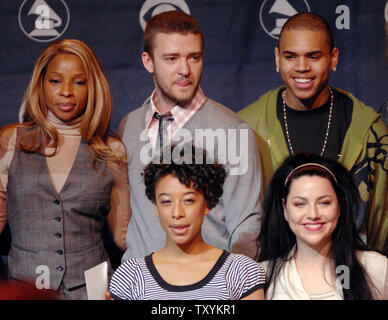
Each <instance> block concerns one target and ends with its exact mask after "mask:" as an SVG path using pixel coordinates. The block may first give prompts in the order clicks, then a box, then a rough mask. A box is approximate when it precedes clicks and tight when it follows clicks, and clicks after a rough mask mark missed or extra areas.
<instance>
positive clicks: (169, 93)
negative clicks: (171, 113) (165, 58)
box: [154, 74, 200, 106]
mask: <svg viewBox="0 0 388 320" xmlns="http://www.w3.org/2000/svg"><path fill="white" fill-rule="evenodd" d="M154 81H155V86H156V87H157V88H158V89H159V91H160V93H161V94H162V95H163V96H164V99H168V100H170V101H171V102H173V103H174V104H175V105H179V106H184V105H186V104H188V103H190V102H191V100H192V99H193V97H194V96H195V94H196V93H197V90H198V88H199V83H200V81H198V83H197V85H196V86H195V88H194V90H193V91H192V92H191V94H190V96H189V97H186V98H183V97H178V96H177V95H176V94H174V93H173V92H172V90H169V89H168V88H166V87H165V86H164V85H162V84H163V83H162V82H161V81H159V79H158V76H157V74H154Z"/></svg>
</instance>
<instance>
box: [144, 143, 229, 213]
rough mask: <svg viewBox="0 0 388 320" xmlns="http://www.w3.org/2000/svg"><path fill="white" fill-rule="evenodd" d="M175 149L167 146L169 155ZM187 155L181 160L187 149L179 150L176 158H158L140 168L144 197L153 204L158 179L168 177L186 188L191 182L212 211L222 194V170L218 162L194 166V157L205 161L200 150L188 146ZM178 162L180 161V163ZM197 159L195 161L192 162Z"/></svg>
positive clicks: (224, 176)
mask: <svg viewBox="0 0 388 320" xmlns="http://www.w3.org/2000/svg"><path fill="white" fill-rule="evenodd" d="M175 147H176V146H170V147H168V148H169V151H171V153H169V154H170V155H171V154H173V151H174V148H175ZM190 149H191V154H190V157H189V158H187V157H186V158H183V156H184V155H183V153H184V151H185V150H186V151H187V148H186V149H184V148H182V150H180V152H179V156H180V157H179V158H176V157H175V159H174V157H169V158H168V161H166V160H165V157H163V156H162V157H161V158H160V159H158V160H157V161H152V162H151V163H150V164H148V165H147V166H146V167H145V168H144V173H143V177H144V183H145V187H146V191H145V192H146V196H147V198H148V199H149V200H151V201H152V202H153V203H155V186H156V183H157V182H158V181H159V179H161V178H163V177H165V176H167V175H169V174H172V175H173V176H175V177H176V178H177V179H178V180H179V182H180V183H182V184H184V185H185V186H186V187H190V185H191V183H193V188H194V189H195V190H196V191H201V192H202V193H203V195H204V197H205V201H206V203H207V205H208V207H209V208H210V209H212V208H214V207H215V206H216V205H217V203H218V201H219V199H220V197H221V196H222V193H223V185H224V182H225V179H226V170H225V168H224V166H223V165H222V164H218V163H210V164H207V163H202V161H199V163H198V159H199V158H198V155H202V159H208V158H206V151H205V150H203V149H199V148H195V147H194V146H191V147H190ZM182 159H184V160H183V161H182ZM196 160H197V162H196Z"/></svg>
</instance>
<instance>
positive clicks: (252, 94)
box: [0, 0, 388, 129]
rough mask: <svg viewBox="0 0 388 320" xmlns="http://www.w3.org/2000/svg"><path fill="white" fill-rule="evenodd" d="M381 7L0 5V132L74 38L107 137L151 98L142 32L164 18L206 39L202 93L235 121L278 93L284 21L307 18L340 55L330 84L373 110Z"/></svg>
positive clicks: (380, 79)
mask: <svg viewBox="0 0 388 320" xmlns="http://www.w3.org/2000/svg"><path fill="white" fill-rule="evenodd" d="M387 2H388V1H386V0H373V1H364V0H352V1H350V0H326V1H320V0H109V1H106V0H12V1H11V0H1V1H0V95H1V99H0V109H1V112H0V126H3V125H5V124H8V123H11V122H16V121H18V113H19V108H20V102H21V100H22V96H23V93H24V90H25V88H26V86H27V83H28V81H29V78H30V76H31V72H32V68H33V64H34V63H35V61H36V59H37V58H38V56H39V54H40V53H41V52H42V50H43V49H44V48H45V47H46V46H47V45H48V44H49V43H51V42H52V41H54V40H55V39H62V38H77V39H80V40H83V41H85V42H86V43H88V44H89V45H90V46H91V47H92V49H93V50H94V51H95V52H96V54H97V56H98V57H99V59H100V61H101V64H102V66H103V68H104V71H105V73H106V74H107V77H108V80H109V82H110V85H111V89H112V93H113V99H114V114H113V119H112V128H113V129H117V126H118V123H119V121H120V119H121V118H122V117H123V116H124V115H125V114H126V113H127V112H129V111H130V110H132V109H134V108H137V107H138V106H140V105H141V104H142V103H143V101H144V100H145V99H146V98H147V97H148V96H149V94H150V93H151V91H152V89H153V81H152V78H151V76H150V75H149V74H148V73H147V72H146V71H145V69H144V68H143V66H142V64H141V58H140V55H141V51H142V36H143V26H144V24H145V23H146V21H147V20H149V18H150V17H151V16H152V15H153V14H155V13H157V12H160V11H163V10H166V9H170V10H171V9H176V10H182V11H186V12H189V13H190V14H191V15H193V16H194V17H196V18H197V19H198V20H199V22H200V24H201V26H202V28H203V32H204V35H205V57H204V58H205V67H204V74H203V77H202V88H203V89H204V92H205V94H206V95H207V96H209V97H211V98H213V99H215V100H217V101H219V102H221V103H223V104H225V105H226V106H229V107H230V108H232V109H233V110H235V111H239V110H240V109H242V108H243V107H245V106H247V105H248V104H250V103H251V102H253V101H254V100H256V99H257V98H258V97H259V96H260V95H261V94H263V93H264V92H266V91H267V90H269V89H271V88H274V87H277V86H278V85H280V84H281V79H280V75H279V74H278V73H276V72H275V64H274V54H273V51H274V46H275V45H276V44H277V35H278V32H279V29H280V27H281V25H282V24H283V23H284V21H285V20H286V19H287V18H288V17H289V16H290V15H292V14H294V13H296V12H300V11H306V10H308V11H313V12H316V13H319V14H321V15H323V16H324V17H325V18H326V19H327V20H328V21H329V23H330V24H331V25H332V27H333V31H334V36H335V40H336V44H337V46H338V47H339V50H340V60H339V66H338V68H337V72H336V73H333V74H332V78H331V83H332V84H333V85H335V86H338V87H341V88H344V89H347V90H350V91H351V92H353V93H354V94H355V95H356V96H357V97H358V98H360V99H361V100H363V101H364V102H366V103H367V104H369V105H371V106H372V107H374V108H375V109H376V110H378V109H379V107H380V106H381V105H382V104H383V102H385V101H386V100H387V98H388V94H387V93H386V88H387V82H388V70H387V63H386V61H385V59H384V52H385V45H386V44H385V33H384V28H385V19H386V14H387V10H386V7H387Z"/></svg>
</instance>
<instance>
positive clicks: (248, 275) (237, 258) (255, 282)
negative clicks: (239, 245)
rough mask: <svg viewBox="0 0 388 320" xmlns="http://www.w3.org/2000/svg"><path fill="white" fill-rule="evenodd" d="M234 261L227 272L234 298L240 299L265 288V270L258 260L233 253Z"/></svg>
mask: <svg viewBox="0 0 388 320" xmlns="http://www.w3.org/2000/svg"><path fill="white" fill-rule="evenodd" d="M233 256H234V257H233V258H234V259H233V262H232V263H231V264H230V266H229V269H228V271H227V273H226V282H227V286H228V289H229V292H230V295H231V297H232V299H234V300H240V299H242V298H245V297H246V296H248V295H250V294H251V293H253V292H255V291H257V290H259V289H261V288H264V285H265V271H264V268H263V267H262V266H261V264H259V263H258V262H256V261H253V260H252V259H251V258H248V257H246V256H244V255H242V254H233Z"/></svg>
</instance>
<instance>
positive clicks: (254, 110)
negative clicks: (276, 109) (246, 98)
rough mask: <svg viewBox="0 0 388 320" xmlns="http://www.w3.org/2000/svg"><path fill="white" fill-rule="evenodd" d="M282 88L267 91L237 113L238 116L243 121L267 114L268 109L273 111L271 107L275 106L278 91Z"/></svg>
mask: <svg viewBox="0 0 388 320" xmlns="http://www.w3.org/2000/svg"><path fill="white" fill-rule="evenodd" d="M282 88H283V86H280V87H278V88H276V89H272V90H269V91H267V92H266V93H264V94H262V95H261V96H260V97H259V98H258V99H257V100H255V101H254V102H252V103H251V104H250V105H248V106H247V107H245V108H243V109H242V110H240V111H239V112H238V115H239V116H240V117H241V118H243V119H244V120H248V119H251V118H252V117H254V116H255V115H258V114H262V113H266V112H268V108H270V109H273V108H272V107H273V106H274V105H276V101H277V97H278V94H279V91H280V90H281V89H282Z"/></svg>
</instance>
